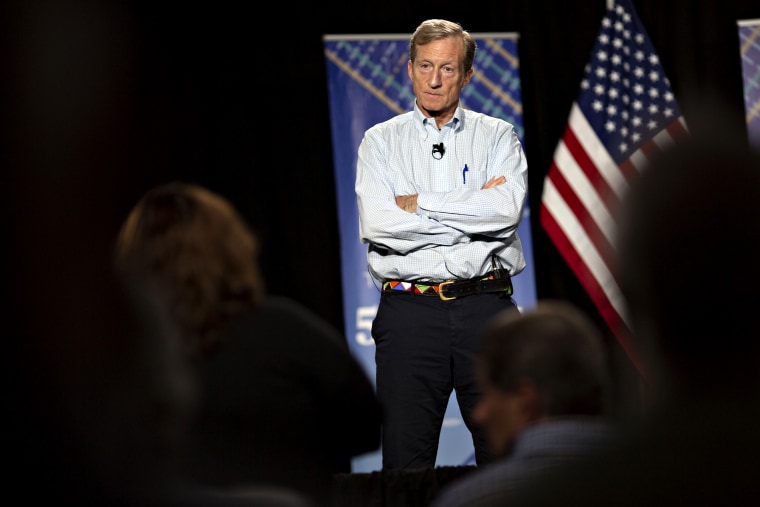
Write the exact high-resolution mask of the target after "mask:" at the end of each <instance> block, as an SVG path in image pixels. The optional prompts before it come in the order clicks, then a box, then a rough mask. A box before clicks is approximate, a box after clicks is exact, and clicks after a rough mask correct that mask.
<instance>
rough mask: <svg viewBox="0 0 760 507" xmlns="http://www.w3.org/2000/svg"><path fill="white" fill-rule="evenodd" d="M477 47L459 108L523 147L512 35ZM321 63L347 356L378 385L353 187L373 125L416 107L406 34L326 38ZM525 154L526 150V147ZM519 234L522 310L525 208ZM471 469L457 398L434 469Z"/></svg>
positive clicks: (365, 461)
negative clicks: (497, 124)
mask: <svg viewBox="0 0 760 507" xmlns="http://www.w3.org/2000/svg"><path fill="white" fill-rule="evenodd" d="M472 35H473V37H475V40H476V42H477V44H478V50H477V52H476V55H475V62H474V65H473V68H474V71H475V73H474V75H473V77H472V80H471V81H470V84H468V85H467V86H466V87H465V88H464V89H463V90H462V95H461V102H462V105H463V107H465V108H468V109H472V110H475V111H480V112H482V113H485V114H488V115H491V116H495V117H498V118H503V119H504V120H506V121H508V122H510V123H511V124H513V125H514V126H515V129H516V131H517V134H518V136H519V138H520V141H522V142H523V146H524V147H525V143H524V138H523V135H524V130H523V121H522V99H521V96H520V77H519V61H518V57H517V54H518V53H517V40H518V37H517V35H516V34H511V33H495V34H488V33H480V34H478V33H473V34H472ZM324 48H325V58H326V62H327V79H328V91H329V99H330V119H331V124H332V129H331V133H332V144H333V161H334V165H335V168H334V169H335V184H336V196H337V200H338V203H337V204H338V214H339V217H338V219H339V226H340V242H341V247H340V253H341V263H342V273H341V275H342V288H343V311H344V316H345V331H346V336H347V337H348V340H349V344H350V347H351V351H352V353H353V354H354V356H355V357H356V358H357V359H358V360H359V362H360V363H361V364H362V366H363V367H364V368H365V370H366V371H367V373H368V375H369V377H370V378H371V379H372V380H373V382H374V379H375V344H374V341H373V340H372V336H371V334H370V331H371V328H372V320H373V319H374V317H375V313H376V311H377V305H378V302H379V300H380V288H379V286H377V285H376V283H375V282H374V281H373V279H372V277H370V275H369V273H368V271H367V245H364V244H362V243H361V242H360V241H359V216H358V212H357V204H356V194H355V192H354V182H355V179H356V162H357V150H358V149H359V144H360V143H361V140H362V137H363V136H364V131H365V130H367V129H368V128H369V127H371V126H372V125H374V124H376V123H379V122H381V121H385V120H387V119H389V118H391V117H392V116H395V115H397V114H401V113H404V112H406V111H410V110H411V109H413V108H414V93H413V91H412V84H411V81H410V79H409V76H408V75H407V61H408V59H409V53H408V49H409V35H393V34H391V35H325V36H324ZM525 151H526V153H527V151H528V150H527V147H525ZM518 234H519V235H520V240H521V242H522V245H523V249H524V253H525V259H526V262H527V267H526V268H525V270H524V271H523V272H522V273H521V274H519V275H518V276H516V277H514V279H513V285H514V288H515V296H514V299H515V301H516V302H517V304H518V306H519V307H521V308H530V307H532V306H534V305H535V302H536V291H535V278H534V273H533V242H532V239H531V231H530V209H529V207H528V205H527V201H526V208H525V212H524V214H523V219H522V223H521V224H520V226H519V228H518ZM468 464H474V450H473V446H472V438H471V436H470V432H469V431H468V430H467V428H466V427H465V425H464V422H463V421H462V416H461V413H460V412H459V407H458V405H457V403H456V399H455V397H454V396H453V395H452V397H451V399H450V400H449V405H448V410H447V412H446V416H445V418H444V423H443V428H442V430H441V441H440V446H439V449H438V457H437V460H436V466H456V465H468ZM381 467H382V463H381V455H380V451H378V452H374V453H370V454H367V455H364V456H360V457H358V458H355V459H354V460H353V463H352V471H353V472H371V471H377V470H380V469H381Z"/></svg>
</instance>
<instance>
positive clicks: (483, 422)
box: [472, 386, 526, 457]
mask: <svg viewBox="0 0 760 507" xmlns="http://www.w3.org/2000/svg"><path fill="white" fill-rule="evenodd" d="M472 418H473V420H474V421H475V423H476V424H478V425H480V426H481V427H483V428H484V429H485V432H486V435H487V436H488V443H489V445H490V446H491V451H492V452H493V454H494V456H496V457H503V456H505V455H507V454H509V452H510V451H511V450H512V444H513V443H514V441H515V438H516V437H517V435H518V434H519V433H520V432H521V431H522V430H523V428H525V426H526V418H525V413H524V407H523V401H522V399H521V397H520V395H519V394H518V393H512V392H503V391H500V390H498V389H496V388H494V387H492V386H485V387H483V389H482V394H481V396H480V399H479V400H478V403H477V404H476V405H475V409H474V410H473V412H472Z"/></svg>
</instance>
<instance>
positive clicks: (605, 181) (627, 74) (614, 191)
mask: <svg viewBox="0 0 760 507" xmlns="http://www.w3.org/2000/svg"><path fill="white" fill-rule="evenodd" d="M686 132H687V129H686V123H685V121H684V119H683V117H682V115H681V111H680V109H679V107H678V104H677V102H676V100H675V97H674V96H673V92H672V91H671V89H670V82H669V81H668V79H667V77H665V73H664V71H663V69H662V66H661V65H660V60H659V58H658V57H657V54H656V52H655V50H654V47H653V46H652V43H651V41H650V40H649V36H648V35H647V32H646V30H645V29H644V26H643V25H642V24H641V21H640V20H639V18H638V16H637V14H636V11H635V10H634V7H633V3H632V2H631V0H615V1H614V2H612V5H609V6H608V9H607V12H606V14H605V16H604V18H603V19H602V25H601V28H600V29H599V33H598V35H597V37H596V42H595V44H594V48H593V50H592V53H591V59H590V61H589V63H588V64H587V65H586V68H585V71H584V76H583V80H582V81H581V86H580V93H579V95H578V98H577V100H576V101H575V102H574V103H573V105H572V108H571V111H570V117H569V119H568V122H567V126H566V128H565V132H564V134H563V137H562V139H561V140H560V142H559V144H558V145H557V148H556V149H555V152H554V158H553V161H552V166H551V168H550V169H549V172H548V174H547V176H546V178H545V180H544V187H543V193H542V196H541V208H540V220H541V225H542V226H543V228H544V230H545V231H546V233H547V235H548V236H549V237H550V239H551V240H552V242H553V243H554V245H555V246H556V248H557V250H558V251H559V252H560V254H561V255H562V257H563V258H564V259H565V261H566V262H567V263H568V265H569V266H570V268H571V269H572V270H573V272H574V273H575V276H576V277H577V278H578V280H579V281H580V283H581V284H582V285H583V287H584V288H585V290H586V291H587V292H588V294H589V296H590V297H591V300H592V301H593V302H594V304H595V305H596V307H597V309H598V310H599V312H600V314H601V316H602V318H603V319H604V320H605V322H606V323H607V324H608V325H609V327H610V329H611V330H612V332H613V333H614V334H615V336H616V338H617V339H618V342H619V343H620V344H621V346H622V347H623V348H624V350H625V351H626V353H627V354H628V356H629V358H630V359H631V360H632V361H633V362H634V364H635V365H636V366H637V367H638V368H639V369H640V367H641V365H640V364H639V363H638V360H637V359H636V357H635V354H634V351H633V350H632V348H631V346H630V336H631V331H630V326H629V323H628V319H627V316H626V313H627V312H626V306H625V301H624V298H623V296H622V294H621V293H620V288H619V286H618V283H617V281H616V280H615V275H614V273H613V268H612V265H613V261H614V254H615V235H616V229H617V224H616V209H617V207H618V206H619V205H620V202H621V200H622V198H623V196H624V195H625V192H626V190H627V189H628V187H629V185H630V183H631V182H632V180H633V178H635V177H636V175H637V174H638V172H639V171H640V170H641V169H642V168H643V166H644V164H646V162H647V160H648V157H651V156H652V154H654V153H656V152H657V151H660V150H662V148H664V147H665V146H667V145H668V144H669V143H672V142H674V141H675V140H676V139H677V138H678V137H679V136H681V135H684V134H685V133H686Z"/></svg>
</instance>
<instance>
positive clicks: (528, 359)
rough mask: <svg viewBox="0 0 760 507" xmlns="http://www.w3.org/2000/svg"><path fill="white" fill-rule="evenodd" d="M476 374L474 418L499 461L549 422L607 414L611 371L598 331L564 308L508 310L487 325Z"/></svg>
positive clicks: (551, 304) (542, 305)
mask: <svg viewBox="0 0 760 507" xmlns="http://www.w3.org/2000/svg"><path fill="white" fill-rule="evenodd" d="M475 368H476V375H477V379H478V382H479V384H480V386H481V389H482V396H481V399H480V401H479V403H478V404H477V405H476V408H475V410H474V412H473V418H474V419H475V421H476V422H477V423H478V424H481V425H483V426H484V427H485V428H486V431H487V433H488V435H489V441H490V445H491V447H492V448H493V451H494V453H495V454H496V455H498V456H503V455H505V454H507V453H508V452H509V450H510V449H511V445H512V444H513V442H514V439H515V438H516V437H517V435H518V434H519V433H520V432H521V431H522V430H524V429H525V428H527V427H529V426H532V425H534V424H537V423H540V422H541V421H543V420H546V419H548V418H555V417H562V416H598V415H603V414H605V413H606V410H607V408H608V402H609V401H610V400H609V395H610V372H609V365H608V360H607V356H606V350H605V346H604V341H603V338H602V336H601V334H600V331H599V329H598V328H597V327H595V325H594V324H593V323H592V322H591V321H590V319H589V318H588V317H587V316H586V315H585V314H584V313H582V311H581V310H579V309H578V308H576V307H575V306H573V305H571V304H570V303H567V302H564V301H558V300H557V301H553V300H543V301H539V302H538V304H537V305H536V307H535V308H534V309H532V310H527V311H523V313H520V312H519V311H518V310H517V309H508V310H505V311H504V312H503V313H501V314H499V315H497V316H496V317H495V318H494V319H493V320H492V321H491V322H490V323H489V325H488V327H487V328H486V330H485V331H484V334H483V336H482V339H481V342H480V348H479V350H478V353H477V356H476V360H475Z"/></svg>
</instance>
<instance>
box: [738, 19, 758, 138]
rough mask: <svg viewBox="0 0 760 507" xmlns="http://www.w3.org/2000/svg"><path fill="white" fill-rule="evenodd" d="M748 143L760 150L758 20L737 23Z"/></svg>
mask: <svg viewBox="0 0 760 507" xmlns="http://www.w3.org/2000/svg"><path fill="white" fill-rule="evenodd" d="M738 25H739V50H740V56H741V59H742V75H743V77H744V79H743V81H744V109H745V111H746V115H747V134H748V137H749V142H750V144H752V145H753V146H754V147H756V148H758V149H760V19H750V20H743V21H739V22H738Z"/></svg>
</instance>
